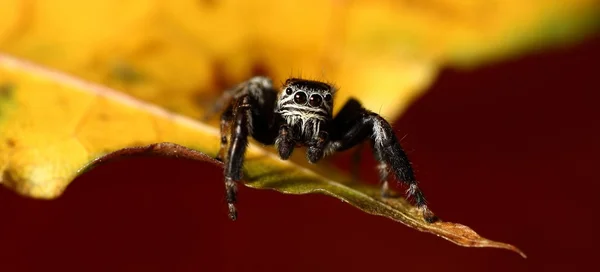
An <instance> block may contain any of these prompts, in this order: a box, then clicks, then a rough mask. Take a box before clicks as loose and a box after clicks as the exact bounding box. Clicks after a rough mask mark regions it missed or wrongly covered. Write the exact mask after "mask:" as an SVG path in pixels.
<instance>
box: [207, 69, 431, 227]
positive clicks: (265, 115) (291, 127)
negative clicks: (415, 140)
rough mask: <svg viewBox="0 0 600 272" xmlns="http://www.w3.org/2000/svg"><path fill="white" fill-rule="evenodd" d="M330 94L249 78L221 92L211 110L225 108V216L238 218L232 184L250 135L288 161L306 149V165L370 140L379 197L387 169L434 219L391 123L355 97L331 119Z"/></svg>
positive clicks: (296, 83)
mask: <svg viewBox="0 0 600 272" xmlns="http://www.w3.org/2000/svg"><path fill="white" fill-rule="evenodd" d="M334 94H335V88H334V87H333V86H331V85H330V84H327V83H323V82H319V81H313V80H305V79H299V78H290V79H288V80H286V82H285V83H284V84H283V87H282V91H281V92H278V91H277V90H276V89H274V87H273V83H272V81H271V80H270V79H269V78H267V77H253V78H251V79H250V80H248V81H246V82H243V83H241V84H239V85H237V86H236V87H235V88H232V89H230V90H228V91H226V92H225V93H224V94H223V96H222V97H221V99H220V100H219V102H218V103H217V104H216V106H215V111H219V110H220V109H222V108H225V110H224V111H223V113H222V115H221V123H220V124H221V126H220V127H221V146H220V149H219V153H218V155H217V159H218V160H221V161H224V162H225V188H226V198H227V203H228V206H229V217H230V218H231V219H232V220H236V219H237V211H236V208H235V206H234V203H235V202H236V191H237V185H236V183H237V182H238V181H239V180H240V179H241V178H242V177H241V173H242V166H243V163H244V154H245V152H246V146H247V143H248V136H249V135H250V136H252V137H253V138H254V139H255V140H257V141H258V142H260V143H262V144H264V145H275V146H276V148H277V151H278V153H279V156H280V157H281V159H283V160H286V159H288V158H289V157H290V155H291V154H292V151H294V148H296V147H307V150H306V158H307V159H308V161H309V162H310V163H316V162H318V161H319V160H320V159H322V158H323V157H324V156H327V155H329V154H331V153H333V152H337V151H343V150H346V149H349V148H351V147H353V146H356V145H359V144H361V143H363V141H365V140H369V142H370V144H371V146H372V148H373V154H374V156H375V158H376V159H377V161H378V162H379V166H378V169H379V176H380V182H381V184H382V185H381V186H382V187H381V190H382V195H383V196H384V197H388V196H389V194H388V192H389V190H390V189H389V187H388V176H389V172H390V170H391V171H392V172H393V173H394V174H395V176H396V177H397V178H398V179H400V180H401V181H403V182H404V183H405V184H407V185H408V190H407V191H406V194H407V197H412V198H414V202H415V205H416V206H417V207H418V208H420V209H421V210H422V212H423V216H424V218H425V220H427V221H428V222H433V221H435V220H436V218H435V216H434V215H433V214H432V213H431V212H430V211H429V210H428V209H427V205H426V202H425V197H424V196H423V192H421V190H420V189H419V187H418V186H417V181H416V179H415V176H414V173H413V169H412V167H411V163H410V161H409V159H408V157H407V156H406V154H405V153H404V150H403V149H402V147H401V146H400V143H399V142H398V139H397V138H396V135H395V134H394V131H393V130H392V127H391V125H390V124H389V123H388V122H387V121H386V120H385V119H384V118H382V117H381V116H379V115H378V114H377V113H374V112H372V111H369V110H367V109H365V108H363V107H362V106H361V104H360V102H358V101H357V100H355V99H350V100H349V101H348V102H346V104H345V105H344V107H343V108H342V109H341V110H340V112H339V113H338V114H337V115H336V116H335V117H333V114H332V110H333V96H334ZM230 128H231V129H230ZM229 130H230V134H229V135H227V132H228V131H229ZM228 137H229V139H230V140H231V143H230V145H229V149H227V144H228V140H229V139H228ZM226 149H227V150H226Z"/></svg>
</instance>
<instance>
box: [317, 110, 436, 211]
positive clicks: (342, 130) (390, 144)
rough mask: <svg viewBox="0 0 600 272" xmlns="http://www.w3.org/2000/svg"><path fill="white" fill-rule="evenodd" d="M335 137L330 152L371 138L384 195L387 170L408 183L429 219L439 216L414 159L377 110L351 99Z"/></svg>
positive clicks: (339, 117) (335, 123)
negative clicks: (419, 183) (413, 164)
mask: <svg viewBox="0 0 600 272" xmlns="http://www.w3.org/2000/svg"><path fill="white" fill-rule="evenodd" d="M332 131H334V132H336V133H335V134H334V135H332V141H331V142H330V144H329V145H328V147H327V153H331V152H335V151H342V150H346V149H349V148H351V147H353V146H355V145H357V144H360V143H362V142H363V141H364V140H367V139H369V140H370V142H371V145H372V147H373V153H374V155H375V158H376V159H377V161H379V166H378V168H379V173H380V180H381V183H382V196H384V197H387V196H389V194H388V190H389V188H388V173H389V171H391V172H393V173H394V175H395V176H396V177H397V178H398V179H399V180H401V181H402V182H404V183H405V184H407V185H408V190H407V198H413V199H414V201H415V205H416V206H417V207H418V208H420V209H421V210H422V211H423V216H424V218H425V220H426V221H428V222H434V221H436V220H437V218H436V217H435V215H433V213H432V212H431V211H430V210H429V209H428V208H427V202H426V201H425V196H424V195H423V192H422V191H421V189H420V188H419V187H418V186H417V180H416V178H415V175H414V172H413V169H412V167H411V162H410V160H409V159H408V157H407V156H406V153H405V152H404V150H403V149H402V146H401V145H400V142H399V141H398V139H397V137H396V135H395V133H394V131H393V130H392V126H391V125H390V124H389V123H388V122H387V121H386V120H385V119H384V118H383V117H381V116H379V115H378V114H376V113H374V112H371V111H369V110H367V109H365V108H363V107H362V106H361V104H360V103H359V102H358V101H356V100H354V99H351V100H349V101H348V102H347V103H346V104H345V105H344V107H343V108H342V110H341V111H340V112H339V113H338V115H337V116H336V117H335V118H334V120H333V130H332Z"/></svg>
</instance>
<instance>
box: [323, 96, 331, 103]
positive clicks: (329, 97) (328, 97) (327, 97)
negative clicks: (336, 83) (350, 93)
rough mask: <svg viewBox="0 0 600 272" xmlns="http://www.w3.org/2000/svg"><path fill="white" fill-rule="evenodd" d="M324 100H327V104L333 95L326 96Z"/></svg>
mask: <svg viewBox="0 0 600 272" xmlns="http://www.w3.org/2000/svg"><path fill="white" fill-rule="evenodd" d="M323 99H325V101H326V102H329V101H331V95H330V94H326V95H325V97H324V98H323Z"/></svg>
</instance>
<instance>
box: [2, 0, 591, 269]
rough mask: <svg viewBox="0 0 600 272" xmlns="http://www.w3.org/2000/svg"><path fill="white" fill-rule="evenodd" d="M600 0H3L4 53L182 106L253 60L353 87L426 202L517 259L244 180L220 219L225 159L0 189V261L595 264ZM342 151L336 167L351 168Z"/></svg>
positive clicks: (63, 265)
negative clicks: (382, 122)
mask: <svg viewBox="0 0 600 272" xmlns="http://www.w3.org/2000/svg"><path fill="white" fill-rule="evenodd" d="M599 10H600V9H599V3H598V2H597V1H583V0H580V1H563V2H560V3H558V2H555V1H545V2H541V1H540V2H537V1H536V2H535V3H534V2H533V1H532V2H525V1H521V2H519V1H486V2H485V3H483V2H480V1H460V2H459V1H450V0H446V1H443V0H437V1H433V0H431V1H370V2H369V1H341V0H339V1H303V2H301V3H299V2H292V1H252V2H250V1H248V2H246V1H172V2H166V1H127V2H126V3H122V2H120V1H87V2H80V1H67V0H61V1H34V0H30V1H25V0H23V1H13V0H3V1H2V3H0V51H1V52H2V53H6V54H11V55H14V56H17V57H21V58H24V59H28V60H31V61H34V62H36V63H40V64H42V65H46V66H50V67H53V68H56V69H59V70H61V71H65V72H68V73H71V74H73V75H76V76H78V77H81V78H84V79H87V80H90V81H93V82H97V83H101V84H104V85H107V86H110V87H113V88H116V89H118V90H121V91H124V92H126V93H128V94H130V95H133V96H135V97H137V98H140V99H143V100H146V101H150V102H153V103H156V104H158V105H160V106H163V107H165V108H167V109H169V110H171V111H175V112H178V113H182V114H186V115H189V116H192V117H195V118H198V117H200V116H202V113H203V109H204V107H205V106H206V105H209V104H210V102H211V101H213V100H212V99H214V97H216V96H217V95H218V94H219V93H220V92H221V90H222V89H224V88H226V87H229V86H231V85H233V84H236V83H238V82H240V81H242V80H244V79H246V78H248V77H250V76H252V75H255V74H264V75H268V76H271V77H272V78H274V80H275V82H281V81H283V80H285V78H287V77H288V76H290V75H291V76H304V77H308V78H313V79H321V80H327V81H331V82H334V83H335V84H336V85H338V86H340V92H339V96H338V97H337V99H338V100H337V101H338V106H339V104H341V102H342V101H344V100H345V98H347V97H348V96H352V95H353V96H358V97H359V98H360V99H361V100H362V101H364V102H365V104H367V106H368V107H369V108H373V109H380V112H381V113H382V114H383V115H384V116H385V117H386V118H388V119H389V120H391V121H394V127H395V128H396V131H397V133H398V136H399V138H403V140H402V144H403V145H404V146H405V149H406V150H407V151H408V153H409V156H410V158H411V159H412V160H413V162H414V165H415V167H416V170H417V177H418V178H419V180H420V181H421V186H422V188H423V190H424V191H425V193H426V194H427V196H428V197H429V200H430V202H431V208H432V209H433V210H434V211H435V212H436V214H438V215H439V216H440V217H441V218H442V219H444V220H448V221H452V222H460V223H463V224H465V225H468V226H470V227H472V228H473V229H474V230H475V231H477V232H478V233H480V234H481V235H483V236H484V237H487V238H490V239H494V240H498V241H503V242H508V243H512V244H514V245H516V246H518V247H519V248H521V249H522V250H523V251H524V252H525V253H526V254H527V255H528V257H529V258H528V259H522V258H520V257H519V256H518V255H516V254H514V253H511V252H508V251H503V250H497V249H474V248H463V247H459V246H456V245H454V244H451V243H449V242H447V241H445V240H443V239H440V238H437V237H435V236H433V235H430V234H425V233H421V232H418V231H415V230H412V229H409V228H407V227H405V226H404V225H401V224H398V223H396V222H393V221H391V220H389V219H386V218H382V217H377V216H372V215H368V214H365V213H363V212H361V211H359V210H358V209H356V208H354V207H352V206H349V205H347V204H344V203H342V202H341V201H339V200H337V199H334V198H331V197H327V196H322V195H302V196H292V195H283V194H280V193H277V192H274V191H268V190H254V189H249V188H245V187H243V188H240V193H239V194H240V199H239V201H240V204H239V205H238V207H239V210H240V219H239V220H238V221H237V222H235V223H234V222H230V221H229V220H228V218H227V216H226V206H225V203H224V197H223V184H222V174H221V169H218V168H216V167H214V166H209V165H204V164H202V163H198V162H190V161H183V160H176V159H167V158H153V157H145V158H139V157H137V158H129V159H124V160H119V161H115V162H113V163H109V164H107V165H103V166H100V167H98V168H96V169H94V170H93V171H91V172H88V173H86V174H84V175H83V176H81V177H79V178H77V179H76V180H75V181H74V182H73V184H71V186H69V188H68V189H67V191H66V192H65V193H64V195H63V196H62V197H60V198H58V199H57V200H53V201H42V200H34V199H30V198H25V197H22V196H19V195H17V194H16V193H14V192H12V191H10V190H9V189H7V188H4V187H0V213H1V214H3V217H2V218H3V219H2V220H1V222H2V223H1V224H0V244H1V245H2V246H0V270H1V271H41V270H47V271H53V270H63V271H82V270H83V271H115V270H118V271H137V270H144V271H220V270H224V271H238V270H243V271H252V270H257V271H337V270H340V271H343V270H346V271H365V270H368V271H371V270H408V271H414V270H419V271H431V270H441V271H563V270H568V271H588V270H593V267H596V266H597V264H596V262H595V260H594V257H595V254H594V250H593V248H594V245H595V244H596V243H597V242H598V238H597V234H596V233H595V232H594V230H595V227H596V226H597V224H596V220H595V217H596V215H597V209H595V206H596V205H595V200H596V199H597V195H598V194H597V191H598V189H599V188H598V181H599V180H600V175H599V174H598V171H597V167H596V164H597V163H598V162H600V160H599V159H600V158H599V155H598V154H600V143H599V142H598V140H597V139H598V137H599V136H600V132H599V127H598V125H597V119H598V117H600V109H599V108H598V107H597V106H596V104H597V103H596V101H598V99H599V98H600V94H599V93H598V79H597V77H598V76H597V75H598V72H597V71H599V69H600V67H598V66H599V63H600V35H598V32H597V26H598V18H600V17H599V16H598V15H599V13H600V12H599ZM134 140H135V139H132V141H134ZM364 152H365V153H364V156H363V157H364V158H365V160H364V162H363V165H362V167H361V171H362V172H361V175H362V178H363V179H364V180H366V181H367V182H369V181H371V182H372V181H374V180H376V175H375V171H374V166H375V163H374V161H373V159H372V158H371V157H370V150H364ZM349 155H350V154H341V155H340V156H338V157H336V158H335V163H336V165H337V166H339V167H340V168H342V169H345V170H348V167H349V162H350V156H349Z"/></svg>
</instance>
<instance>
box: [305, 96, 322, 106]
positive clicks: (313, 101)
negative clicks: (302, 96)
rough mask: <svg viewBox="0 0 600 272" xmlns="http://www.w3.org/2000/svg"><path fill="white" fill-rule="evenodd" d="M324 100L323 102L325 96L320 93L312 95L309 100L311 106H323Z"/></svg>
mask: <svg viewBox="0 0 600 272" xmlns="http://www.w3.org/2000/svg"><path fill="white" fill-rule="evenodd" d="M322 102H323V98H322V97H321V96H320V95H318V94H313V95H311V96H310V100H309V101H308V104H310V106H312V107H318V106H321V103H322Z"/></svg>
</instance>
